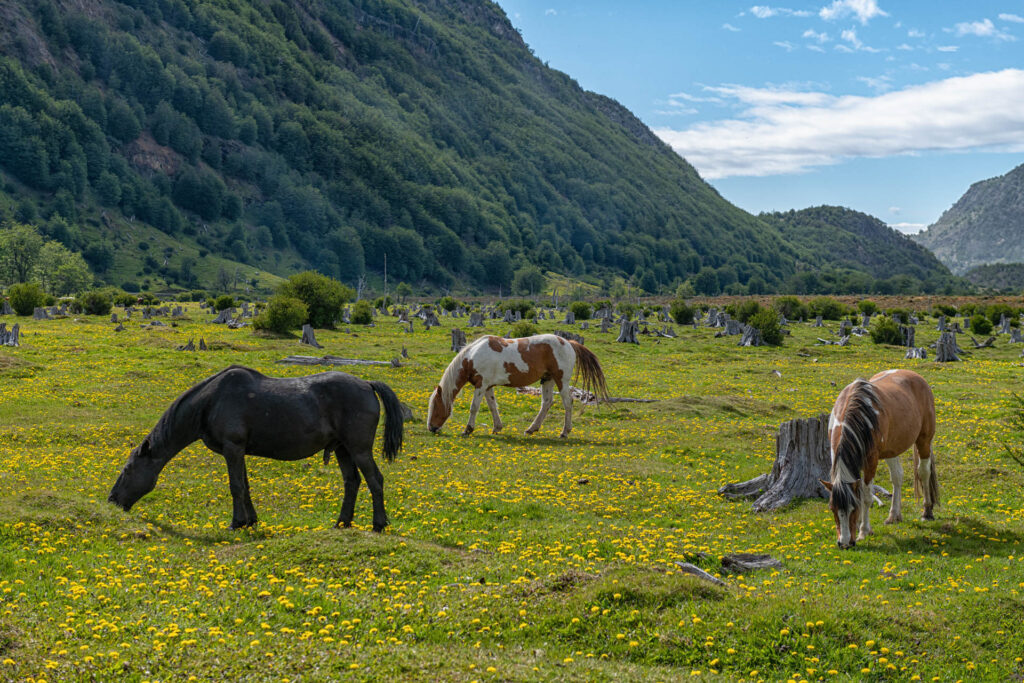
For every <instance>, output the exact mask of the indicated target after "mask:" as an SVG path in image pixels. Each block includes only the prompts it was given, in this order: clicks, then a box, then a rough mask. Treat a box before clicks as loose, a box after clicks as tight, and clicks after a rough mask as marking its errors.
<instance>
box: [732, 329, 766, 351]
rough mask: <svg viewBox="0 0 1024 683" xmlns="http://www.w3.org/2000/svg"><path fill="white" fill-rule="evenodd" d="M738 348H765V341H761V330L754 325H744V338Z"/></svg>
mask: <svg viewBox="0 0 1024 683" xmlns="http://www.w3.org/2000/svg"><path fill="white" fill-rule="evenodd" d="M738 346H764V340H763V339H761V330H759V329H757V328H756V327H754V326H753V325H744V326H743V337H742V338H741V339H740V343H739V344H738Z"/></svg>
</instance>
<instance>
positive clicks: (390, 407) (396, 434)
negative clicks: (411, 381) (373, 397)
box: [370, 382, 405, 462]
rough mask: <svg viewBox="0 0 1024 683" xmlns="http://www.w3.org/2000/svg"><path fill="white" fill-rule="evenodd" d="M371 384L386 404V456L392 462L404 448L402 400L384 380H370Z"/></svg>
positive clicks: (381, 400)
mask: <svg viewBox="0 0 1024 683" xmlns="http://www.w3.org/2000/svg"><path fill="white" fill-rule="evenodd" d="M370 386H371V387H373V390H374V392H376V394H377V396H378V398H380V402H381V403H383V404H384V458H385V460H387V461H388V462H391V461H392V460H394V459H395V456H396V455H398V451H400V450H402V434H403V431H404V429H405V422H404V420H403V419H402V418H403V415H402V412H403V411H402V402H401V401H399V400H398V397H397V396H395V392H394V391H392V390H391V387H389V386H388V385H387V384H384V382H370Z"/></svg>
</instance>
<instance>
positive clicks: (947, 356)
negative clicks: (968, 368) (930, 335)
mask: <svg viewBox="0 0 1024 683" xmlns="http://www.w3.org/2000/svg"><path fill="white" fill-rule="evenodd" d="M958 351H959V348H958V347H957V345H956V333H955V332H943V333H942V334H941V335H940V336H939V340H938V341H937V342H935V361H936V362H938V363H955V362H957V361H960V360H962V359H961V358H960V356H959V355H958Z"/></svg>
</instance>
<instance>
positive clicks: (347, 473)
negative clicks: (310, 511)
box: [334, 448, 362, 529]
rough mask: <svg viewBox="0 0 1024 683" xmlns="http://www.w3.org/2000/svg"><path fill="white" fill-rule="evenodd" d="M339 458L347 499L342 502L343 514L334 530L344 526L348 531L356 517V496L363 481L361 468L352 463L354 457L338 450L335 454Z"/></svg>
mask: <svg viewBox="0 0 1024 683" xmlns="http://www.w3.org/2000/svg"><path fill="white" fill-rule="evenodd" d="M334 454H335V456H336V457H337V458H338V467H340V468H341V476H342V477H343V478H344V480H345V497H344V498H343V499H342V501H341V512H340V513H339V514H338V521H337V522H335V523H334V528H335V529H337V528H338V527H339V526H344V527H345V528H346V529H347V528H348V527H350V526H352V518H353V517H354V516H355V509H356V494H357V493H359V484H360V483H361V482H362V479H361V478H360V476H359V468H357V467H356V465H355V463H354V462H352V456H350V455H349V454H348V451H346V450H345V449H344V448H338V449H336V450H335V452H334Z"/></svg>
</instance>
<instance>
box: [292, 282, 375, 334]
mask: <svg viewBox="0 0 1024 683" xmlns="http://www.w3.org/2000/svg"><path fill="white" fill-rule="evenodd" d="M277 293H278V294H280V295H281V296H287V297H290V298H292V299H298V300H299V301H301V302H302V303H304V304H306V308H307V309H309V319H308V320H307V321H306V322H308V323H309V324H310V325H312V326H313V327H320V328H330V327H333V326H334V321H335V320H337V319H338V317H339V316H340V315H341V307H342V306H344V305H345V303H346V302H348V301H349V300H351V299H352V297H353V296H354V295H355V291H354V290H353V289H352V288H351V287H346V286H345V285H343V284H341V283H340V282H338V281H337V280H334V279H331V278H329V277H327V276H325V275H320V274H319V273H314V272H313V271H311V270H307V271H306V272H304V273H297V274H295V275H292V276H291V277H290V278H288V280H287V281H286V282H284V283H283V284H282V285H281V286H280V287H279V288H278V290H277ZM357 303H358V302H357ZM364 303H365V305H366V307H367V308H369V307H370V302H369V301H366V302H364ZM371 318H372V311H371ZM352 322H355V320H353V321H352Z"/></svg>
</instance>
